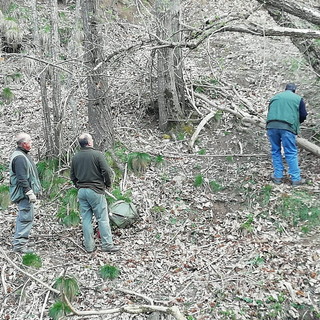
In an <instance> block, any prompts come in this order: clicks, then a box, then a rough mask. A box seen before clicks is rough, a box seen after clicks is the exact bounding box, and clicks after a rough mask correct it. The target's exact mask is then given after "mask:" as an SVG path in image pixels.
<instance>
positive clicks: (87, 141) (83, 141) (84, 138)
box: [78, 133, 93, 148]
mask: <svg viewBox="0 0 320 320" xmlns="http://www.w3.org/2000/svg"><path fill="white" fill-rule="evenodd" d="M78 141H79V144H80V147H82V148H83V147H87V146H93V139H92V136H91V134H89V133H82V134H81V135H80V136H79V138H78Z"/></svg>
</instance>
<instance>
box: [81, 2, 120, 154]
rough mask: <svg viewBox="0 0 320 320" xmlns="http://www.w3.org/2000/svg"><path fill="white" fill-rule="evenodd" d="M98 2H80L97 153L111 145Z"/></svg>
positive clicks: (110, 123) (90, 108) (111, 130)
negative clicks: (98, 21) (98, 26)
mask: <svg viewBox="0 0 320 320" xmlns="http://www.w3.org/2000/svg"><path fill="white" fill-rule="evenodd" d="M97 5H98V0H81V14H82V22H83V30H84V42H83V46H84V49H85V55H84V60H85V64H86V66H87V70H89V71H88V73H87V90H88V102H87V107H88V127H89V130H90V132H91V134H92V135H93V138H94V140H95V144H96V146H97V147H98V148H99V149H100V150H105V149H106V148H112V147H113V145H114V127H113V121H112V113H111V107H110V104H109V102H108V99H107V90H108V84H107V78H106V76H105V75H104V69H103V67H104V64H103V63H102V62H103V59H102V55H103V52H102V51H103V50H102V48H101V47H102V45H101V43H102V42H101V40H100V37H99V35H98V29H97V15H98V9H97Z"/></svg>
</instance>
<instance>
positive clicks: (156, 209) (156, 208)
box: [150, 206, 166, 213]
mask: <svg viewBox="0 0 320 320" xmlns="http://www.w3.org/2000/svg"><path fill="white" fill-rule="evenodd" d="M150 211H151V212H153V213H163V212H165V211H166V209H165V208H164V207H162V206H153V207H152V208H151V209H150Z"/></svg>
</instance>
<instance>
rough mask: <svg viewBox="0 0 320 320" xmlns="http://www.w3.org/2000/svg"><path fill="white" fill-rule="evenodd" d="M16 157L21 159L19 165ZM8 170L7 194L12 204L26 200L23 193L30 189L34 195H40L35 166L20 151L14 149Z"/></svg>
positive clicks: (39, 184)
mask: <svg viewBox="0 0 320 320" xmlns="http://www.w3.org/2000/svg"><path fill="white" fill-rule="evenodd" d="M18 157H23V158H20V159H19V163H18ZM9 169H10V185H9V192H10V199H11V201H12V202H18V201H20V200H22V199H24V198H26V195H25V193H26V192H28V191H29V190H30V189H32V190H33V192H34V193H35V194H39V193H41V183H40V180H39V176H38V171H37V168H36V165H35V164H34V162H33V161H32V160H31V159H30V158H29V157H28V156H27V154H26V153H25V152H24V151H23V150H22V149H19V148H18V149H16V150H15V151H14V152H13V154H12V155H11V159H10V165H9Z"/></svg>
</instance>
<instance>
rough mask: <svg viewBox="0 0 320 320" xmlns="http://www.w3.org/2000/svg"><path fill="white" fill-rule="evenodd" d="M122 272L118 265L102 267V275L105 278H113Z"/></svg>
mask: <svg viewBox="0 0 320 320" xmlns="http://www.w3.org/2000/svg"><path fill="white" fill-rule="evenodd" d="M119 274H120V270H119V269H118V268H117V267H114V266H110V265H104V266H102V267H101V268H100V275H101V277H102V278H103V279H109V280H113V279H115V278H117V277H118V276H119Z"/></svg>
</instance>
